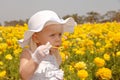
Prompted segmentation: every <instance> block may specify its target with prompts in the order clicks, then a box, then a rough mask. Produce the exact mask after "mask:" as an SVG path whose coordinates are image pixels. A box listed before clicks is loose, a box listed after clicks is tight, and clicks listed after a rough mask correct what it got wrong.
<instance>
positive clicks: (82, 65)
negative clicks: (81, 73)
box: [74, 61, 87, 69]
mask: <svg viewBox="0 0 120 80" xmlns="http://www.w3.org/2000/svg"><path fill="white" fill-rule="evenodd" d="M74 67H75V68H76V69H86V68H87V67H86V64H85V63H84V62H83V61H82V62H78V63H76V64H75V66H74Z"/></svg>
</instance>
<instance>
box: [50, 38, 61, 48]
mask: <svg viewBox="0 0 120 80" xmlns="http://www.w3.org/2000/svg"><path fill="white" fill-rule="evenodd" d="M49 42H50V43H51V45H52V46H57V47H59V46H61V43H62V42H61V40H59V41H55V40H49Z"/></svg>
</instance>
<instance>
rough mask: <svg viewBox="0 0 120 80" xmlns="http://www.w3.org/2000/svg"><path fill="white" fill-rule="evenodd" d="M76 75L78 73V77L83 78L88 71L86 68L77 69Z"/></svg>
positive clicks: (86, 75)
mask: <svg viewBox="0 0 120 80" xmlns="http://www.w3.org/2000/svg"><path fill="white" fill-rule="evenodd" d="M77 75H78V77H79V78H81V79H85V78H87V77H88V72H87V71H86V70H84V69H83V70H79V71H78V72H77Z"/></svg>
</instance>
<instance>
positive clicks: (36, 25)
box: [18, 10, 76, 48]
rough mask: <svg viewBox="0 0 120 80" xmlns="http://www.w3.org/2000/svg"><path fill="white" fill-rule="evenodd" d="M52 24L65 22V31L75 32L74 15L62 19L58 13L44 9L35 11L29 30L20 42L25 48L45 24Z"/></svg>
mask: <svg viewBox="0 0 120 80" xmlns="http://www.w3.org/2000/svg"><path fill="white" fill-rule="evenodd" d="M50 24H63V32H73V31H74V26H75V25H76V22H75V21H74V19H73V18H72V17H69V18H67V19H66V20H63V19H60V18H59V17H58V15H57V14H56V13H55V12H53V11H51V10H43V11H39V12H37V13H35V14H34V15H33V16H32V17H31V18H30V19H29V21H28V30H27V31H26V32H25V34H24V39H21V40H19V41H18V42H19V44H20V46H21V47H22V48H24V47H25V46H26V45H28V43H29V42H30V39H31V37H32V35H33V34H34V33H35V32H39V31H41V30H42V29H43V28H44V26H46V25H50Z"/></svg>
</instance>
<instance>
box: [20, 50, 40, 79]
mask: <svg viewBox="0 0 120 80" xmlns="http://www.w3.org/2000/svg"><path fill="white" fill-rule="evenodd" d="M37 66H38V64H37V63H36V62H35V61H33V59H32V58H31V54H30V53H29V51H28V50H24V51H23V52H22V54H21V57H20V68H19V72H20V76H21V78H22V80H29V79H30V77H31V76H32V75H33V74H34V71H35V70H36V68H37Z"/></svg>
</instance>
